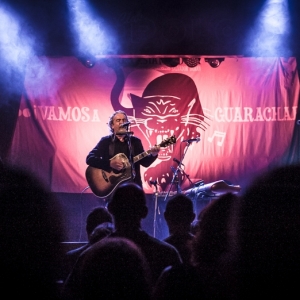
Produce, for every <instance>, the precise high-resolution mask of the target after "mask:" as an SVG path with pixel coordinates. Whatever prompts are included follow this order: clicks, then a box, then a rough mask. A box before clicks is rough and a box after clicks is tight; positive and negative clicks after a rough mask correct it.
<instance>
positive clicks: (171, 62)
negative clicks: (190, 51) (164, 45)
mask: <svg viewBox="0 0 300 300" xmlns="http://www.w3.org/2000/svg"><path fill="white" fill-rule="evenodd" d="M161 61H162V62H163V63H164V64H165V65H166V66H168V67H171V68H174V67H177V66H178V65H179V63H180V59H179V57H176V58H168V57H167V58H161Z"/></svg>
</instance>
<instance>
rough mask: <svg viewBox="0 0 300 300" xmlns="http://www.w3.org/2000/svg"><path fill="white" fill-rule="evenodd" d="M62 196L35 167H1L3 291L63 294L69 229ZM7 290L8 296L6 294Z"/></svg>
mask: <svg viewBox="0 0 300 300" xmlns="http://www.w3.org/2000/svg"><path fill="white" fill-rule="evenodd" d="M60 209H61V208H60V206H59V204H58V202H57V199H55V198H54V196H53V194H51V193H50V191H49V190H48V188H47V187H46V186H44V184H43V183H42V182H41V181H40V180H39V179H38V178H37V177H36V176H35V175H33V174H31V173H30V172H29V171H26V170H23V169H21V168H19V167H16V166H11V165H6V164H4V163H3V164H2V166H1V172H0V224H1V225H0V243H1V247H0V273H1V276H0V277H1V293H2V295H3V297H7V298H10V299H23V298H24V299H25V298H26V299H51V300H52V299H60V285H59V284H58V282H57V280H58V279H59V277H60V272H61V269H62V266H63V264H62V263H63V261H62V258H63V248H62V246H61V245H62V242H63V240H64V238H65V233H64V229H63V225H62V216H61V213H60V212H61V210H60ZM4 295H5V296H4Z"/></svg>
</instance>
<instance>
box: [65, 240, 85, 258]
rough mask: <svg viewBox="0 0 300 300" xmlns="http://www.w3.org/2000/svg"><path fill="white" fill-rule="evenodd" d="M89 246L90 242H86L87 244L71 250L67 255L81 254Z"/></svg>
mask: <svg viewBox="0 0 300 300" xmlns="http://www.w3.org/2000/svg"><path fill="white" fill-rule="evenodd" d="M88 247H89V243H86V244H85V245H83V246H81V247H78V248H75V249H72V250H69V251H68V252H67V253H66V255H67V256H73V255H79V254H80V253H81V252H83V251H84V250H85V249H87V248H88Z"/></svg>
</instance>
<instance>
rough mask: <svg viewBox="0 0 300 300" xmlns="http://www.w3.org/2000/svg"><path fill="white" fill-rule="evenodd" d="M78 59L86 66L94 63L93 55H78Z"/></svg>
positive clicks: (90, 66)
mask: <svg viewBox="0 0 300 300" xmlns="http://www.w3.org/2000/svg"><path fill="white" fill-rule="evenodd" d="M78 60H79V61H80V62H81V63H82V64H83V65H84V66H85V67H87V68H92V67H93V66H94V65H95V63H96V59H95V58H94V57H79V58H78Z"/></svg>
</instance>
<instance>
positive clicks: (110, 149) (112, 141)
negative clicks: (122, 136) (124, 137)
mask: <svg viewBox="0 0 300 300" xmlns="http://www.w3.org/2000/svg"><path fill="white" fill-rule="evenodd" d="M114 151H115V143H114V136H113V135H112V136H111V139H110V143H109V149H108V152H109V156H110V157H113V156H114Z"/></svg>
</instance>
